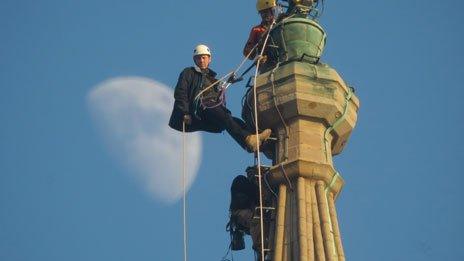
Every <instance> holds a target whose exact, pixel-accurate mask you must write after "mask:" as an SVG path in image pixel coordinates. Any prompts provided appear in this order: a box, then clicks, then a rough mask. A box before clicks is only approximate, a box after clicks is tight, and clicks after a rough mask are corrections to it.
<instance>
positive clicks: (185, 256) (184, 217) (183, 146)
mask: <svg viewBox="0 0 464 261" xmlns="http://www.w3.org/2000/svg"><path fill="white" fill-rule="evenodd" d="M182 193H183V197H182V219H183V225H184V231H183V232H184V261H187V218H186V205H187V204H186V199H185V196H186V192H185V121H182Z"/></svg>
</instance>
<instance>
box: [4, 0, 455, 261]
mask: <svg viewBox="0 0 464 261" xmlns="http://www.w3.org/2000/svg"><path fill="white" fill-rule="evenodd" d="M326 2H327V3H326V8H325V13H324V16H323V17H322V18H321V19H320V22H321V25H322V26H323V27H324V28H325V30H326V32H327V34H328V45H327V47H326V52H325V54H324V57H323V61H324V62H326V63H328V64H330V65H331V66H333V67H334V68H336V69H337V71H338V72H339V73H340V74H341V75H342V77H343V78H344V79H345V80H346V81H347V82H348V83H349V84H350V85H353V86H355V88H356V94H357V95H358V97H359V98H360V100H361V110H360V113H359V118H358V125H357V126H356V129H355V130H354V132H353V135H352V137H351V139H350V141H349V143H348V145H347V147H346V149H345V151H344V152H343V153H342V154H341V155H339V156H337V158H336V160H335V165H336V168H337V169H338V170H339V171H340V173H341V174H342V175H343V177H344V179H345V181H346V184H345V187H344V190H343V192H342V194H341V195H340V197H339V199H338V201H337V208H338V214H339V220H340V226H341V232H342V238H343V243H344V247H345V252H346V255H347V259H348V260H381V261H391V260H464V248H462V246H461V241H462V240H461V239H462V234H463V233H464V227H463V223H462V220H464V204H462V200H463V198H464V192H463V190H462V189H461V186H462V183H463V181H464V178H463V176H462V174H463V171H462V170H461V163H462V161H463V160H464V142H463V139H462V133H464V120H463V119H464V118H463V113H464V105H463V102H462V101H463V99H464V90H463V86H462V82H463V81H462V76H463V75H464V66H463V65H462V59H463V58H464V51H463V48H462V47H463V46H464V29H463V28H462V25H463V24H464V18H463V17H464V16H463V15H462V13H461V10H462V9H463V7H464V4H463V3H462V1H458V0H446V1H441V2H437V1H430V0H425V1H417V0H410V1H395V0H394V1H367V0H361V1H330V0H328V1H326ZM254 8H255V3H254V1H247V0H239V1H233V2H230V1H227V2H226V1H212V0H211V1H182V2H174V1H172V2H170V1H115V0H113V1H86V0H82V1H66V0H64V1H45V0H44V1H9V0H3V1H1V3H0V24H1V26H0V36H1V38H0V39H1V40H0V88H1V95H0V122H1V127H0V260H5V261H23V260H47V261H53V260H69V261H73V260H89V261H90V260H121V261H122V260H140V261H142V260H181V258H182V226H181V221H182V220H181V212H180V211H181V205H180V203H177V204H174V205H166V204H163V203H160V202H157V201H154V200H152V198H151V197H150V196H148V195H147V193H146V192H145V191H144V190H143V189H141V187H140V186H139V184H137V183H136V182H135V181H134V179H133V178H131V173H130V170H129V169H127V168H124V166H123V165H122V164H120V162H118V161H117V160H116V159H115V158H114V157H112V155H111V154H110V153H108V151H107V149H106V148H105V146H104V142H103V141H102V137H101V135H100V134H99V133H98V131H97V130H96V127H95V125H94V123H93V121H92V119H91V115H90V113H89V111H88V108H87V105H86V95H87V94H88V92H89V91H90V90H91V89H92V87H93V86H95V85H97V84H98V83H100V82H102V81H104V80H106V79H108V78H112V77H119V76H143V77H148V78H151V79H155V80H157V81H159V82H162V83H164V84H166V85H168V86H174V84H175V82H176V80H177V76H178V74H179V72H180V70H181V69H182V68H184V67H186V66H189V65H191V63H192V61H191V51H192V48H193V46H195V45H196V44H197V43H200V42H202V43H206V44H208V45H209V46H210V47H211V49H212V50H213V52H214V57H213V59H214V60H213V64H212V67H213V68H214V69H215V70H216V71H218V72H219V73H220V74H224V73H226V72H228V71H230V70H231V69H233V68H234V67H235V66H236V65H237V64H238V63H239V62H240V61H241V59H242V54H241V50H242V48H243V44H244V42H245V41H246V38H247V36H248V33H249V29H250V27H251V26H252V25H253V24H256V23H258V22H259V19H258V16H257V14H256V12H255V9H254ZM244 90H245V89H244V87H243V85H241V84H238V85H235V86H234V87H232V88H231V89H230V91H229V92H228V105H229V107H230V108H231V110H232V112H233V113H234V114H235V115H239V113H240V99H241V96H242V94H243V92H244ZM154 120H156V119H154ZM203 142H204V144H203V155H202V158H203V160H202V163H201V166H200V170H199V174H198V177H197V179H196V181H195V182H194V184H193V186H192V188H191V190H190V192H189V198H188V216H189V220H188V222H189V256H190V260H220V259H221V257H222V255H223V254H224V252H225V250H226V247H227V244H228V235H227V233H226V232H225V231H224V228H225V224H226V222H227V209H228V201H229V186H230V183H231V181H232V179H233V177H234V176H235V175H238V174H240V173H242V172H243V170H244V169H245V168H246V166H247V165H249V164H251V163H252V161H253V159H252V157H251V155H249V154H246V153H244V152H243V151H242V150H241V149H240V148H239V147H238V146H237V145H236V144H234V142H233V140H232V139H231V138H230V137H229V136H228V135H227V134H219V135H212V134H206V135H203ZM166 175H169V173H166ZM251 256H252V255H251V251H250V250H248V251H246V252H243V251H242V252H240V253H237V254H236V255H235V260H250V257H251Z"/></svg>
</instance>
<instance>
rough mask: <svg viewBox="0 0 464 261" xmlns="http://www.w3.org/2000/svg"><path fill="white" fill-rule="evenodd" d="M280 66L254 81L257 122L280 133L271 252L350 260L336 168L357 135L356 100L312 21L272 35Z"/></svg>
mask: <svg viewBox="0 0 464 261" xmlns="http://www.w3.org/2000/svg"><path fill="white" fill-rule="evenodd" d="M269 44H270V45H271V46H273V48H275V49H277V50H278V51H277V52H276V53H275V57H276V59H277V60H278V65H276V66H275V67H274V68H273V69H271V70H269V71H267V72H265V73H262V74H260V75H258V76H257V79H256V86H255V88H257V90H256V91H257V98H258V102H257V103H258V123H259V127H260V128H261V129H265V128H271V129H272V130H273V133H274V134H277V135H278V140H277V143H276V146H275V152H274V157H273V166H272V167H271V169H270V173H268V174H267V175H268V177H267V178H268V180H269V181H270V182H271V184H272V185H273V186H275V187H277V188H278V193H277V194H278V199H277V200H276V202H275V205H276V212H275V219H273V220H272V221H271V228H273V229H271V233H270V234H269V244H270V246H269V248H270V249H271V250H272V252H271V253H272V255H271V256H272V259H273V260H274V261H296V260H299V261H306V260H308V261H309V260H317V261H324V260H327V261H333V260H337V261H341V260H345V255H344V251H343V246H342V240H341V235H340V230H339V226H338V219H337V212H336V208H335V200H336V198H337V196H338V195H339V193H340V191H341V189H342V187H343V185H344V180H343V178H342V177H341V176H340V174H339V173H338V172H337V171H336V170H335V168H334V166H333V160H332V157H333V155H337V154H339V153H341V152H342V150H343V148H344V146H345V145H346V143H347V141H348V138H349V136H350V134H351V131H352V130H353V128H354V126H355V124H356V120H357V112H358V109H359V100H358V98H357V97H356V96H355V94H354V93H353V89H352V88H351V87H349V86H348V85H347V84H346V83H345V82H344V81H343V79H342V78H341V77H340V76H339V74H338V73H337V72H336V71H335V70H334V69H332V68H331V67H330V66H328V65H326V64H322V63H320V62H319V57H320V55H321V53H322V51H323V48H324V44H325V32H324V31H323V30H322V28H321V27H320V26H319V25H318V24H317V23H316V22H315V21H313V20H311V19H307V18H301V17H300V18H295V17H290V18H286V19H283V20H282V21H281V22H280V23H278V24H277V25H276V27H275V28H274V29H273V30H272V32H271V37H270V43H269Z"/></svg>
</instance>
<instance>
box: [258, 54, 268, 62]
mask: <svg viewBox="0 0 464 261" xmlns="http://www.w3.org/2000/svg"><path fill="white" fill-rule="evenodd" d="M256 61H258V62H259V63H260V64H263V63H266V62H267V55H265V54H263V55H258V56H256Z"/></svg>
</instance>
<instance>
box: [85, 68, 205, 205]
mask: <svg viewBox="0 0 464 261" xmlns="http://www.w3.org/2000/svg"><path fill="white" fill-rule="evenodd" d="M173 97H174V96H173V91H172V89H171V88H169V87H167V86H165V85H164V84H162V83H159V82H157V81H154V80H152V79H149V78H144V77H133V76H132V77H117V78H111V79H108V80H105V81H103V82H101V83H100V84H98V85H96V86H95V87H93V88H92V89H91V90H90V91H89V93H88V95H87V103H88V105H89V108H90V112H91V114H92V116H93V119H94V122H95V123H96V125H97V126H98V129H99V130H100V131H101V133H102V137H103V139H104V141H105V143H106V145H107V147H108V149H109V151H110V153H111V154H113V155H115V156H116V158H117V159H118V160H119V161H122V162H123V163H124V164H123V165H124V166H125V167H126V168H127V170H128V172H129V173H131V174H132V175H133V176H134V177H135V178H136V179H137V180H138V183H139V184H140V185H141V187H142V188H143V189H144V190H145V191H147V192H148V193H149V195H151V196H152V197H153V198H154V199H155V200H157V201H160V202H162V203H168V204H172V203H175V202H176V201H177V200H179V199H180V198H182V195H183V186H182V182H183V174H182V151H183V142H182V133H180V132H177V131H175V130H173V129H171V128H170V127H169V126H168V121H169V116H170V114H171V110H172V106H173V103H174V98H173ZM185 140H186V143H185V148H186V150H185V164H186V165H185V167H186V168H185V169H186V173H185V188H186V190H188V189H189V188H190V186H191V185H192V183H193V181H194V180H195V178H196V176H197V172H198V169H199V166H200V162H201V153H202V141H201V135H200V134H199V133H189V134H186V138H185Z"/></svg>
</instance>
